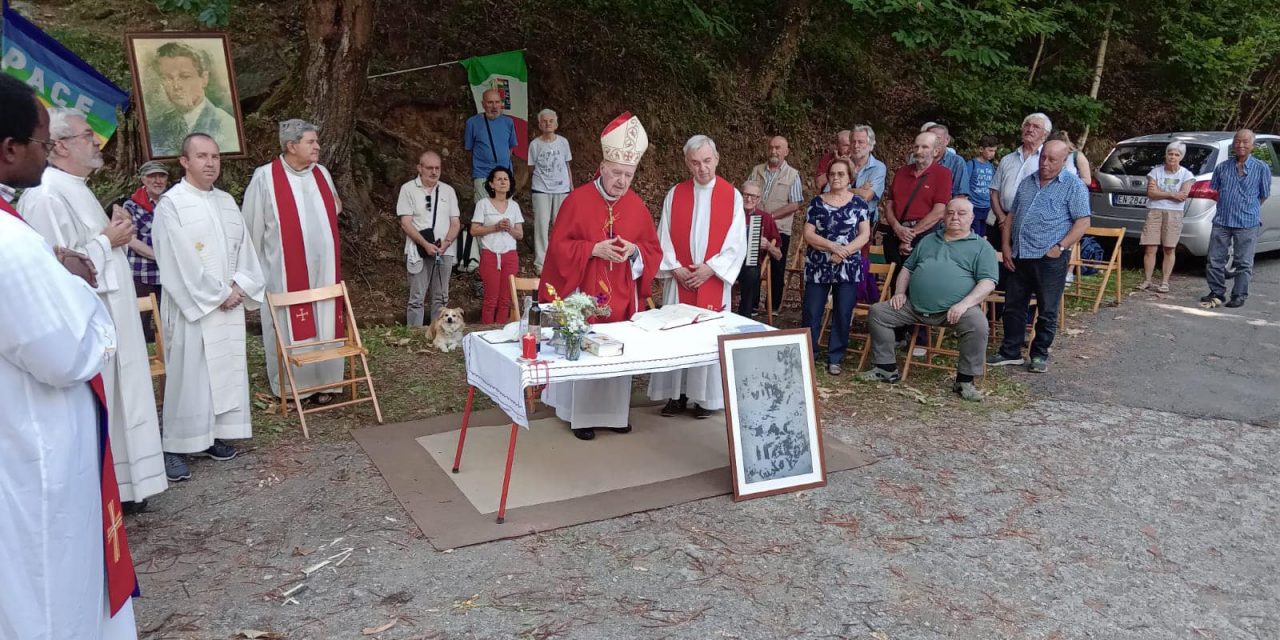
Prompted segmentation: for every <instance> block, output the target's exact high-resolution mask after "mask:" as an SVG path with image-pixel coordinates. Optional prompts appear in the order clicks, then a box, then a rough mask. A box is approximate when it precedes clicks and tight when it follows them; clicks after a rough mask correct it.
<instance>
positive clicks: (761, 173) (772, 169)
mask: <svg viewBox="0 0 1280 640" xmlns="http://www.w3.org/2000/svg"><path fill="white" fill-rule="evenodd" d="M790 153H791V147H790V145H789V144H788V143H787V139H786V138H784V137H782V136H774V137H772V138H770V139H769V161H768V162H762V163H760V164H758V165H756V166H755V167H754V168H752V169H751V175H750V176H749V177H748V178H747V180H753V181H755V182H759V183H760V184H762V185H764V192H763V193H762V194H761V195H760V201H759V204H758V206H759V208H760V209H761V210H763V211H764V212H765V213H767V214H769V216H770V217H772V218H773V222H774V224H775V225H777V228H778V233H779V234H781V236H782V244H781V245H780V246H779V247H778V249H779V250H780V251H779V256H778V257H777V258H774V257H773V255H772V254H770V257H769V260H770V263H769V289H770V293H772V295H773V311H774V313H777V312H778V309H780V308H782V285H783V276H784V275H785V273H786V264H785V263H786V260H787V255H788V253H787V252H788V251H790V250H791V226H792V224H793V223H794V221H795V214H796V212H797V211H799V210H800V205H801V203H803V202H804V190H803V185H802V184H801V182H802V181H801V180H800V172H799V171H796V169H795V168H794V167H792V166H791V165H789V164H787V156H788V155H789V154H790Z"/></svg>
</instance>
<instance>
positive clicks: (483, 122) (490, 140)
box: [462, 89, 520, 202]
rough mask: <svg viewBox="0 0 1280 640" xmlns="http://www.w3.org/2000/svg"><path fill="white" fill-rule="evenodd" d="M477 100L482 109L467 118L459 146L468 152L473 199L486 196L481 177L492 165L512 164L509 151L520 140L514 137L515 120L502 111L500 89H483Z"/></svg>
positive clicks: (509, 167)
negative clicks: (473, 191) (473, 192)
mask: <svg viewBox="0 0 1280 640" xmlns="http://www.w3.org/2000/svg"><path fill="white" fill-rule="evenodd" d="M480 103H481V106H482V107H484V111H481V112H480V113H477V114H476V115H474V116H471V117H470V118H467V127H466V129H465V130H464V131H463V134H462V146H463V148H465V149H466V150H467V151H469V152H470V153H471V181H472V183H473V184H472V186H473V187H474V190H475V201H476V202H480V201H481V200H484V199H485V198H487V197H489V193H488V192H487V191H485V189H484V181H485V178H487V177H488V176H489V172H490V171H493V168H494V167H506V168H507V169H511V168H512V166H511V151H512V150H513V149H515V148H516V146H518V145H519V144H520V143H519V142H518V141H517V140H516V121H515V120H512V119H511V116H507V115H503V113H502V110H503V109H504V108H506V106H507V105H506V104H505V103H506V100H505V99H504V98H503V96H502V91H500V90H498V89H489V90H488V91H485V92H484V94H483V95H482V96H481V98H480Z"/></svg>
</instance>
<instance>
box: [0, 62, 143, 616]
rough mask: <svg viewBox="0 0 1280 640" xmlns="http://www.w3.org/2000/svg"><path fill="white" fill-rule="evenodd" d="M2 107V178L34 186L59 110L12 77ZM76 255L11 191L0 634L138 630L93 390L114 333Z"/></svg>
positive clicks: (5, 212)
mask: <svg viewBox="0 0 1280 640" xmlns="http://www.w3.org/2000/svg"><path fill="white" fill-rule="evenodd" d="M0 114H3V115H4V117H3V118H0V184H3V185H4V186H6V187H17V188H28V189H29V188H32V187H36V186H37V185H39V184H40V180H41V172H42V170H43V169H44V166H45V158H46V155H47V153H48V149H49V147H53V148H55V149H56V148H57V147H58V146H59V145H60V143H59V142H51V141H50V135H49V117H48V114H47V113H46V112H45V110H44V109H43V108H41V107H40V104H39V103H38V102H37V101H36V97H35V94H34V93H33V92H32V91H31V88H30V87H28V86H27V85H26V84H24V83H23V82H22V81H20V80H18V79H16V78H14V77H13V76H10V75H7V74H5V75H0ZM97 215H98V217H99V218H101V217H102V212H101V211H100V210H99V211H98V212H97ZM121 260H123V258H121ZM59 262H62V263H63V264H62V265H61V266H60V265H59ZM73 264H74V265H76V266H75V267H74V268H76V269H81V268H82V267H84V266H86V265H85V264H84V263H83V262H81V258H80V257H76V256H74V254H72V253H70V252H68V251H67V250H66V249H54V250H52V251H51V250H50V249H49V245H48V243H47V242H46V241H45V239H44V238H42V237H41V236H40V234H38V233H36V231H35V230H33V229H32V228H31V227H30V226H28V225H27V224H26V223H25V222H24V221H23V220H22V218H21V216H20V215H19V214H18V212H17V211H16V210H15V209H14V208H13V207H11V206H10V205H9V203H8V201H7V200H0V299H3V300H4V304H0V326H3V327H4V330H3V331H0V406H3V407H4V409H3V410H0V437H3V441H4V446H0V495H3V496H4V499H3V500H0V548H3V549H4V550H5V551H4V554H5V555H4V570H3V571H0V635H3V636H4V637H6V638H19V637H21V638H32V639H36V640H54V639H61V638H95V639H98V640H132V639H133V638H136V637H137V635H138V629H137V625H136V624H135V622H134V616H133V602H132V599H131V598H130V597H129V595H130V594H131V593H132V592H133V590H134V586H135V585H136V584H137V580H136V575H135V574H134V571H133V561H132V559H131V557H130V555H129V544H128V536H127V535H126V533H125V530H124V526H123V525H124V521H123V519H120V511H121V509H120V502H119V499H118V496H117V494H116V486H115V485H116V481H115V478H114V477H112V475H111V474H112V471H113V465H111V464H104V462H106V461H110V460H111V458H110V453H111V450H112V449H113V447H104V448H103V449H99V445H100V443H101V442H102V439H103V438H104V437H105V436H106V435H107V434H108V433H109V430H103V429H102V425H101V421H102V420H104V419H106V416H103V415H102V413H101V411H102V409H103V407H102V406H101V405H100V404H99V401H100V398H101V396H98V394H97V392H96V391H97V390H100V389H101V386H100V383H101V377H100V376H99V374H98V372H99V371H100V370H102V369H103V368H104V367H107V368H110V366H111V365H110V363H109V361H108V360H109V358H110V353H111V350H112V349H113V348H114V347H115V337H116V334H115V330H114V328H113V323H112V320H111V315H110V313H109V311H108V309H107V307H105V306H104V305H103V303H102V300H101V299H100V298H99V296H98V295H97V294H95V293H94V291H93V289H92V288H91V286H92V285H88V286H87V285H86V284H85V283H84V282H82V281H81V280H80V278H77V277H75V276H72V275H70V274H68V273H67V271H66V270H65V269H64V268H63V267H64V266H65V267H71V266H72V265H73ZM81 275H87V276H88V280H93V279H94V278H93V277H92V274H91V272H88V271H82V273H81ZM131 315H132V316H133V317H135V318H136V317H137V314H136V313H133V314H131ZM148 389H149V387H148ZM100 452H105V454H106V455H105V456H104V455H101V453H100ZM100 465H101V466H100ZM117 523H118V524H117ZM113 542H114V543H115V544H113ZM108 552H118V554H117V553H108Z"/></svg>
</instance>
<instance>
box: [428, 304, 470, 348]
mask: <svg viewBox="0 0 1280 640" xmlns="http://www.w3.org/2000/svg"><path fill="white" fill-rule="evenodd" d="M466 328H467V323H465V322H463V321H462V309H461V308H457V309H449V308H447V307H446V308H444V309H441V310H440V315H438V316H436V319H435V321H434V322H432V323H431V327H430V328H428V329H427V340H429V341H430V342H431V345H432V346H434V347H435V348H437V349H439V350H440V351H442V352H444V353H448V352H450V351H453V350H454V349H457V348H458V346H459V345H461V344H462V333H463V331H464V330H466Z"/></svg>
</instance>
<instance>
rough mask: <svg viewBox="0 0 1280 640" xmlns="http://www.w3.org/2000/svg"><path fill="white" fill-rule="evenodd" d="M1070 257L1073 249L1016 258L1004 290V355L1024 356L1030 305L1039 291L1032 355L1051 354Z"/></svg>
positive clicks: (1046, 355) (1002, 348) (1043, 355)
mask: <svg viewBox="0 0 1280 640" xmlns="http://www.w3.org/2000/svg"><path fill="white" fill-rule="evenodd" d="M1070 261H1071V252H1070V251H1064V252H1062V255H1060V256H1058V257H1057V258H1050V257H1047V256H1046V257H1043V258H1034V259H1022V258H1014V260H1013V267H1014V268H1013V271H1012V272H1010V273H1009V279H1008V282H1007V283H1006V288H1005V294H1004V342H1003V343H1001V345H1000V355H1002V356H1004V357H1006V358H1018V357H1021V356H1022V346H1023V345H1024V344H1026V342H1027V307H1028V306H1029V305H1030V303H1031V296H1032V295H1035V297H1036V305H1037V306H1038V307H1039V311H1040V315H1039V317H1037V318H1036V337H1035V339H1033V340H1032V341H1031V357H1032V358H1048V357H1049V347H1051V346H1053V336H1054V334H1055V333H1057V331H1058V312H1059V308H1058V307H1059V305H1060V303H1061V302H1062V290H1063V289H1065V288H1066V286H1067V267H1068V263H1070Z"/></svg>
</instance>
